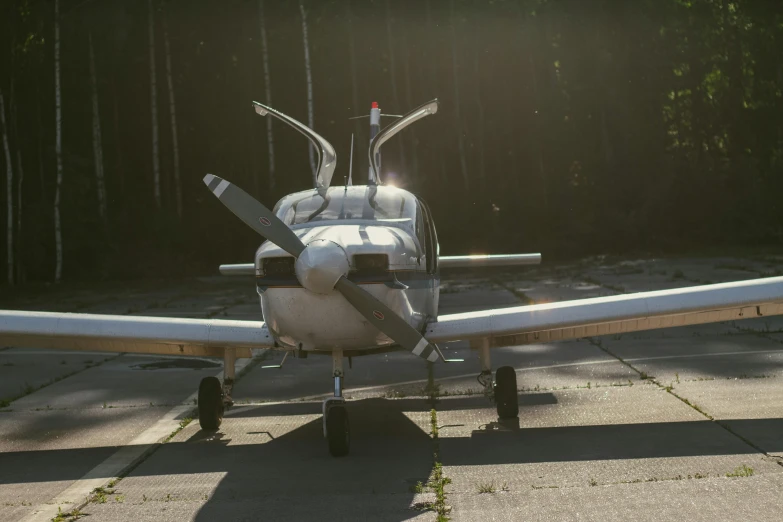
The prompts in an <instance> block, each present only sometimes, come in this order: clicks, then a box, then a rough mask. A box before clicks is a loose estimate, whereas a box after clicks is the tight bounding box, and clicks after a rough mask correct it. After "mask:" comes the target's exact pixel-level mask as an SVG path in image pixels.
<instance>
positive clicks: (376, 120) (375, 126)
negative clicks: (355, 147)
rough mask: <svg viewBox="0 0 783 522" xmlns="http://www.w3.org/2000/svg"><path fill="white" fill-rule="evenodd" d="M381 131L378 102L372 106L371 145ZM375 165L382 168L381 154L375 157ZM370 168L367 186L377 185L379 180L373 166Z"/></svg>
mask: <svg viewBox="0 0 783 522" xmlns="http://www.w3.org/2000/svg"><path fill="white" fill-rule="evenodd" d="M380 131H381V109H379V108H378V102H372V106H371V107H370V144H372V140H373V138H375V136H377V135H378V133H379V132H380ZM375 164H376V165H378V168H379V169H380V166H381V153H380V152H378V154H377V155H376V157H375ZM369 168H370V172H369V173H368V175H367V184H368V185H377V184H378V180H377V179H375V172H374V171H373V168H372V165H370V167H369ZM379 174H380V173H379Z"/></svg>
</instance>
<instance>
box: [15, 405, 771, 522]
mask: <svg viewBox="0 0 783 522" xmlns="http://www.w3.org/2000/svg"><path fill="white" fill-rule="evenodd" d="M553 402H556V401H554V396H552V395H551V394H548V393H540V394H522V395H521V396H520V406H521V408H520V416H521V419H522V421H521V425H522V427H521V428H520V427H518V424H517V423H513V422H512V423H507V422H503V423H495V422H491V423H489V424H488V425H478V421H474V422H476V423H477V425H476V426H464V425H461V424H456V425H454V428H453V429H458V427H459V428H462V429H463V430H465V428H467V429H469V430H471V431H470V435H469V436H457V437H452V436H450V435H449V430H450V429H452V428H451V427H449V426H441V437H440V439H439V441H440V455H441V461H442V462H443V464H444V465H445V466H457V465H493V464H508V463H514V464H524V463H542V462H565V461H586V460H615V459H646V458H661V457H685V456H714V455H735V454H736V455H739V454H752V453H756V450H754V449H753V448H752V447H751V446H749V445H748V444H746V443H744V442H743V441H741V440H740V439H739V438H738V437H736V436H734V435H732V434H731V433H729V432H728V431H727V430H725V429H723V428H722V427H721V426H719V425H717V424H716V423H715V422H712V421H708V420H704V421H696V422H654V423H644V424H615V425H597V426H564V427H551V428H525V427H524V424H525V422H526V421H527V422H529V420H527V419H526V418H525V415H526V414H527V415H531V414H532V412H530V411H528V412H526V411H525V406H533V405H539V404H552V403H553ZM348 407H349V412H350V418H351V430H352V447H351V454H350V455H349V456H347V457H344V458H338V459H336V458H333V457H331V456H330V455H329V454H328V451H327V445H326V442H325V440H324V438H323V432H322V422H321V418H320V416H318V417H316V418H315V419H313V420H311V421H309V422H306V423H305V424H303V425H300V426H298V427H297V428H295V429H293V430H291V431H287V432H284V433H283V434H282V435H279V436H274V435H273V432H275V431H277V432H278V433H279V432H280V431H281V430H280V429H279V428H275V424H279V423H280V422H281V421H282V422H286V420H285V419H286V416H288V415H318V414H320V404H318V403H304V402H303V403H282V404H281V403H276V404H268V405H258V406H252V407H245V408H236V409H234V410H233V411H232V412H231V413H230V415H228V416H227V417H226V418H225V419H224V426H223V429H222V430H219V431H217V432H201V431H199V432H196V433H195V434H193V435H192V436H191V437H190V438H189V439H188V440H186V441H184V442H175V443H167V444H165V445H163V446H161V447H160V448H159V449H158V450H157V451H156V452H155V454H154V455H153V456H152V457H150V458H148V459H146V460H145V461H144V462H142V463H141V464H140V465H139V466H138V467H136V468H135V469H134V470H133V471H132V472H131V473H130V474H129V476H128V477H129V480H128V482H126V486H129V485H130V483H131V479H142V480H147V478H148V477H162V476H166V475H168V476H171V475H180V476H183V477H182V478H179V479H177V478H172V479H171V487H172V488H184V490H187V488H188V487H189V486H188V485H187V484H194V483H195V484H198V478H197V477H198V476H200V475H205V474H209V473H213V474H214V473H218V474H221V475H222V477H221V478H220V481H219V483H218V485H217V487H216V488H214V490H212V491H211V493H210V494H209V500H208V501H207V502H206V504H204V505H202V506H200V508H199V509H198V513H197V514H196V520H214V519H215V518H216V517H218V516H219V515H220V514H221V513H223V514H225V509H226V507H227V504H226V503H227V502H230V503H231V506H232V507H231V513H232V516H240V515H242V513H244V512H245V511H247V513H246V515H247V516H248V517H251V518H252V517H253V516H255V515H257V514H258V511H257V510H259V509H262V508H263V510H264V512H265V513H267V514H272V513H278V514H280V516H283V515H285V514H286V513H288V514H289V515H290V514H293V515H296V514H297V513H298V514H299V515H300V516H302V517H307V516H310V515H312V511H307V510H312V509H314V508H313V506H316V509H318V510H322V511H321V512H322V514H323V515H324V519H327V518H329V517H330V516H340V515H341V514H342V515H344V514H345V509H348V508H347V507H346V506H347V504H346V502H347V503H350V502H352V500H351V499H354V500H353V501H356V502H360V501H363V502H364V504H363V505H364V508H361V507H358V506H357V507H356V508H355V509H356V510H357V511H356V512H355V514H356V515H357V517H359V518H361V517H362V509H365V510H370V509H374V510H375V511H367V513H366V514H367V516H368V517H370V518H375V519H379V520H380V519H384V520H406V519H408V518H412V517H414V516H415V515H416V513H417V512H416V511H413V510H411V509H410V508H409V506H410V505H411V503H412V502H413V500H414V489H413V488H414V487H415V485H416V483H417V482H418V481H421V482H425V483H426V481H427V478H428V477H429V476H430V473H431V471H432V464H433V442H432V439H431V437H430V435H429V433H428V431H429V414H428V412H429V410H430V409H431V407H432V403H431V401H430V400H428V399H425V398H418V399H417V398H411V399H382V398H372V399H364V400H356V401H352V402H350V403H349V405H348ZM487 407H491V406H490V405H489V404H488V403H487V400H486V398H485V397H459V398H450V399H449V400H447V401H446V400H444V401H438V403H437V408H438V410H439V411H442V412H445V411H450V412H456V411H461V410H471V409H479V408H487ZM406 413H408V414H411V415H417V416H418V422H414V421H413V420H412V419H411V417H409V416H408V415H406ZM470 418H471V417H470V415H467V416H466V420H467V422H470ZM232 423H234V426H232ZM237 424H239V425H241V429H240V430H237V429H236V428H237ZM726 425H728V426H729V427H730V428H731V429H732V430H733V431H735V432H736V433H741V434H742V435H743V436H744V437H745V438H747V439H748V440H757V439H761V440H780V437H779V434H780V433H781V432H783V419H782V418H767V419H738V420H731V421H726ZM232 437H233V438H232ZM116 449H118V448H113V447H97V448H75V449H63V450H48V451H47V450H44V451H29V452H25V451H20V452H7V453H3V454H0V484H19V483H35V482H48V481H68V480H77V479H79V478H81V477H82V476H83V475H84V473H86V472H87V471H89V469H84V463H91V464H90V466H94V465H95V463H98V462H101V461H102V460H104V459H105V458H107V457H109V456H110V455H111V454H112V453H113V452H114V451H115V450H116ZM184 475H189V476H190V478H186V477H184ZM106 478H107V479H108V478H110V477H106ZM204 480H205V481H209V479H204ZM194 481H195V482H194ZM155 482H157V483H158V484H160V480H157V481H155ZM121 488H122V486H121ZM297 498H306V499H307V502H306V503H305V504H307V506H305V505H304V504H303V505H301V506H300V505H297V502H296V499H297ZM335 498H342V499H343V500H344V501H342V502H335ZM368 498H371V499H373V500H372V502H371V503H370V504H372V506H373V507H372V508H371V507H368V503H367V502H368V501H367V499H368ZM242 516H244V515H242ZM293 519H296V516H294V517H293Z"/></svg>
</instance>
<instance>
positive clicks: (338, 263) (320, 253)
mask: <svg viewBox="0 0 783 522" xmlns="http://www.w3.org/2000/svg"><path fill="white" fill-rule="evenodd" d="M204 183H205V184H206V185H207V187H209V190H211V191H212V193H213V194H214V195H215V196H217V198H218V199H219V200H220V202H221V203H223V204H224V205H225V206H226V207H227V208H228V209H229V210H230V211H231V212H233V213H234V214H235V215H236V216H237V217H238V218H239V219H241V220H242V221H244V222H245V223H246V224H247V225H248V226H250V228H252V229H253V230H255V231H256V232H258V233H259V234H260V235H261V236H263V237H265V238H266V239H268V240H269V241H271V242H272V243H274V244H275V245H277V246H279V247H280V248H282V249H283V250H285V251H286V252H288V253H289V254H291V255H292V256H293V257H294V258H295V259H296V264H295V269H296V277H297V279H298V280H299V282H300V283H301V284H302V286H303V287H304V288H306V289H307V290H310V291H311V292H316V293H319V294H328V293H330V292H331V291H332V290H337V291H338V292H340V293H341V294H342V295H343V296H344V297H345V298H346V299H347V300H348V302H349V303H351V305H352V306H353V307H354V308H355V309H356V310H357V311H358V312H359V313H360V314H362V315H363V316H364V318H365V319H367V320H368V321H369V322H370V324H372V325H373V326H375V327H376V328H377V329H378V330H380V331H381V332H383V333H384V334H385V335H386V336H387V337H389V338H390V339H392V340H393V341H394V342H396V343H397V344H399V345H400V346H402V347H404V348H407V349H408V350H410V351H411V352H413V353H414V354H415V355H418V356H419V357H422V358H423V359H426V360H428V361H431V362H435V361H437V360H438V359H439V358H441V355H440V350H438V347H437V346H436V345H435V344H433V343H430V342H429V341H427V339H425V338H424V336H422V335H421V333H419V332H418V331H417V330H416V329H415V328H413V327H412V326H411V325H410V324H408V322H407V321H405V319H403V318H402V317H400V316H399V315H398V314H397V313H395V312H394V311H393V310H392V309H391V308H389V307H388V306H386V305H385V304H383V303H382V302H381V301H380V300H378V299H377V298H375V297H374V296H373V295H371V294H370V293H369V292H366V291H365V290H363V289H362V288H361V287H360V286H358V285H357V284H355V283H353V282H352V281H349V280H348V278H347V277H346V276H347V274H348V268H349V263H348V256H347V255H346V253H345V251H344V250H343V248H342V247H341V246H340V245H338V244H337V243H334V242H332V241H327V240H315V241H312V242H310V243H309V244H307V245H305V244H304V243H302V241H301V240H300V239H299V238H298V237H297V236H296V234H294V232H293V230H291V229H290V228H288V226H287V225H286V224H285V223H283V222H282V221H281V220H280V219H279V218H278V217H277V216H275V215H274V214H273V213H272V212H271V211H270V210H269V209H268V208H266V207H265V206H264V205H263V204H261V203H260V202H259V201H257V200H256V199H255V198H253V197H252V196H251V195H249V194H248V193H247V192H245V191H244V190H242V189H241V188H239V187H237V186H236V185H234V184H232V183H230V182H228V181H226V180H224V179H222V178H219V177H218V176H213V175H212V174H207V175H206V176H205V177H204Z"/></svg>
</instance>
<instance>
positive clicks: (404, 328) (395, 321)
mask: <svg viewBox="0 0 783 522" xmlns="http://www.w3.org/2000/svg"><path fill="white" fill-rule="evenodd" d="M334 288H335V289H336V290H337V291H338V292H340V293H341V294H343V296H345V298H346V299H347V300H348V302H349V303H351V305H353V307H354V308H356V309H357V310H358V311H359V313H360V314H362V315H363V316H364V317H365V318H366V319H367V320H368V321H370V323H372V325H373V326H375V327H376V328H377V329H378V330H380V331H381V332H383V333H384V334H386V335H387V336H388V337H389V338H390V339H392V340H393V341H394V342H396V343H397V344H399V345H400V346H402V347H403V348H407V349H408V350H410V351H412V352H413V354H414V355H418V356H419V357H421V358H422V359H426V360H428V361H430V362H435V361H437V360H438V359H439V358H440V356H439V352H438V349H437V347H436V346H435V345H434V344H432V343H430V342H429V341H428V340H427V339H425V338H424V337H423V336H422V335H421V334H420V333H419V332H418V331H417V330H416V329H415V328H413V327H412V326H411V325H409V324H408V323H407V322H406V321H405V320H404V319H403V318H402V317H400V316H399V315H397V314H396V313H394V312H393V311H392V310H391V309H390V308H389V307H388V306H386V305H385V304H383V303H382V302H380V301H379V300H378V299H376V298H375V297H374V296H372V295H371V294H370V293H368V292H365V291H364V290H362V289H361V288H360V287H359V286H358V285H356V284H355V283H353V282H351V281H349V280H348V279H346V278H345V276H343V277H341V278H340V279H339V280H338V281H337V283H336V284H335V285H334Z"/></svg>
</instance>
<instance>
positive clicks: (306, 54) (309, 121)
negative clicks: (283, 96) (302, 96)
mask: <svg viewBox="0 0 783 522" xmlns="http://www.w3.org/2000/svg"><path fill="white" fill-rule="evenodd" d="M299 11H300V12H301V13H302V43H303V44H304V60H305V73H306V75H307V126H308V127H310V128H311V129H312V128H314V127H313V125H315V122H314V116H313V74H312V71H311V69H310V44H309V43H308V40H307V12H306V11H305V8H304V4H303V3H302V1H301V0H300V1H299ZM307 152H308V153H309V157H310V169H311V170H312V171H313V186H316V184H317V182H318V178H317V176H318V173H317V172H316V168H317V167H316V164H315V149H313V145H312V144H309V145H308V147H307Z"/></svg>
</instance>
